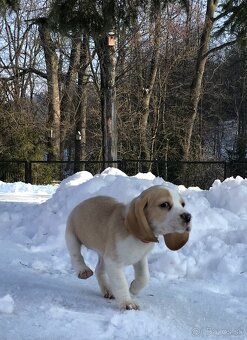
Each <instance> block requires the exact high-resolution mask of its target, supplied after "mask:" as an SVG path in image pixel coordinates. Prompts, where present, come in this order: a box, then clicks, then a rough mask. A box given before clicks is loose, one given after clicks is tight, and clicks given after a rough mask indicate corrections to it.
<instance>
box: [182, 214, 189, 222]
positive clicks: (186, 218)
mask: <svg viewBox="0 0 247 340" xmlns="http://www.w3.org/2000/svg"><path fill="white" fill-rule="evenodd" d="M180 217H181V218H182V220H183V221H184V222H185V223H189V222H190V221H191V214H190V213H183V214H181V215H180Z"/></svg>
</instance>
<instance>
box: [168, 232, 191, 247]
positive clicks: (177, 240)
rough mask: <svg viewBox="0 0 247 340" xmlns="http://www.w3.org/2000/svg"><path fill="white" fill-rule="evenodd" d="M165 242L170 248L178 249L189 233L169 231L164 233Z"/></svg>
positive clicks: (183, 243) (186, 239)
mask: <svg viewBox="0 0 247 340" xmlns="http://www.w3.org/2000/svg"><path fill="white" fill-rule="evenodd" d="M164 239H165V244H166V246H167V247H168V248H169V249H171V250H178V249H180V248H182V247H183V246H184V245H185V243H186V242H187V241H188V239H189V233H188V232H184V233H182V234H180V233H170V234H166V235H164Z"/></svg>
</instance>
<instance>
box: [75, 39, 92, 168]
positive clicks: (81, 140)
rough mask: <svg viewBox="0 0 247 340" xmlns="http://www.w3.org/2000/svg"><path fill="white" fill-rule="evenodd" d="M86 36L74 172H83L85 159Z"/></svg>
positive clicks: (82, 53)
mask: <svg viewBox="0 0 247 340" xmlns="http://www.w3.org/2000/svg"><path fill="white" fill-rule="evenodd" d="M88 43H89V41H88V36H87V35H86V34H85V35H84V37H83V41H82V44H81V56H80V69H79V71H78V99H79V105H78V109H77V111H76V124H75V168H74V172H77V171H81V170H84V167H83V168H82V167H80V164H79V161H81V160H85V158H86V119H87V82H88V73H87V67H88V65H89V50H88Z"/></svg>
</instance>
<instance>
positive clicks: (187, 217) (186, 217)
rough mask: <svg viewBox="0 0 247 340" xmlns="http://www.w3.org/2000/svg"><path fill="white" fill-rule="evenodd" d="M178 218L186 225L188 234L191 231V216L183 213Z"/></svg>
mask: <svg viewBox="0 0 247 340" xmlns="http://www.w3.org/2000/svg"><path fill="white" fill-rule="evenodd" d="M180 217H181V219H182V221H183V222H184V223H185V225H186V229H185V230H186V231H187V232H190V231H191V226H190V224H189V223H190V221H191V217H192V216H191V214H190V213H186V212H185V213H183V214H181V215H180Z"/></svg>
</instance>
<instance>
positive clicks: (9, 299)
mask: <svg viewBox="0 0 247 340" xmlns="http://www.w3.org/2000/svg"><path fill="white" fill-rule="evenodd" d="M157 184H162V185H165V186H167V187H175V186H174V185H173V184H172V183H168V182H165V181H164V180H163V179H162V178H158V177H155V176H154V175H152V174H151V173H148V174H138V175H136V176H133V177H129V176H127V175H126V174H124V173H123V172H121V171H120V170H117V169H113V168H108V169H106V170H105V171H104V172H102V173H101V174H100V175H96V176H92V175H91V174H90V173H88V172H85V171H84V172H79V173H76V174H75V175H73V176H71V177H69V178H67V179H66V180H64V181H63V182H62V183H61V184H60V185H59V186H58V188H56V187H54V186H32V185H26V184H23V183H14V184H9V183H3V182H0V195H2V199H1V200H2V202H0V270H1V275H0V276H1V281H0V339H4V340H5V339H51V338H52V339H71V338H72V337H77V338H80V339H127V338H128V339H139V338H143V337H144V336H145V337H146V338H150V339H168V338H169V339H194V338H195V337H196V336H207V337H208V338H210V339H214V338H215V339H216V338H219V335H220V336H221V338H222V337H223V338H224V339H226V337H224V334H226V333H227V332H228V333H227V334H230V333H231V334H232V335H234V336H235V337H236V336H239V338H241V339H246V336H247V335H246V331H245V327H246V315H247V307H246V302H247V285H246V275H247V274H246V273H247V204H246V197H247V179H242V178H240V177H237V178H236V179H234V178H229V179H227V180H225V181H224V182H222V183H221V182H220V181H218V180H217V181H215V182H214V184H213V185H212V187H211V188H210V190H205V191H204V190H200V189H199V188H188V189H187V188H185V187H184V186H179V187H178V190H179V191H180V192H181V194H182V195H183V197H184V198H185V201H186V206H187V209H188V210H189V211H190V212H191V214H192V216H193V221H192V222H193V223H192V224H193V229H192V232H191V236H190V240H189V242H188V243H187V244H186V246H185V247H183V248H182V249H181V250H179V251H178V252H172V251H170V250H168V249H167V248H165V244H164V242H163V240H162V239H160V243H159V244H157V245H155V248H154V250H153V252H152V254H150V256H149V267H150V273H151V281H150V284H149V286H148V287H147V288H145V289H144V290H143V292H141V293H140V296H139V297H138V299H139V304H140V305H141V307H142V310H141V311H138V312H134V311H130V312H126V313H121V312H119V311H118V310H117V308H116V306H115V304H114V303H111V301H106V300H104V299H102V298H101V297H100V296H99V290H98V287H97V283H96V279H95V277H94V276H93V277H92V278H91V279H88V280H86V281H83V282H82V281H81V280H78V279H76V277H75V276H74V275H73V272H72V270H71V267H70V262H69V256H68V253H67V250H66V247H65V242H64V230H65V225H66V220H67V217H68V215H69V213H70V211H71V210H72V209H73V207H74V206H76V205H77V204H78V203H79V202H81V201H83V200H84V199H87V198H89V197H93V196H97V195H107V196H112V197H114V198H116V199H117V200H119V201H121V202H123V203H127V202H129V201H130V200H131V199H133V198H134V197H135V196H137V195H139V193H140V192H141V191H143V190H145V189H147V188H148V187H150V186H153V185H157ZM27 192H28V193H29V196H31V195H33V197H34V202H35V195H40V194H46V195H49V197H50V196H51V195H52V196H51V198H50V199H48V200H47V201H46V202H44V203H41V204H37V203H35V204H30V202H29V204H25V203H23V201H25V200H23V201H22V199H21V197H22V195H23V197H25V194H26V193H27ZM7 194H15V195H16V197H17V199H16V201H17V202H11V203H10V202H3V200H4V195H7ZM18 201H19V202H18ZM83 252H84V255H85V259H86V261H87V264H88V265H89V266H91V267H92V269H93V268H94V267H95V264H96V261H97V257H96V255H95V253H94V252H92V251H90V250H86V249H83ZM126 273H127V277H128V279H129V280H130V281H131V279H132V277H133V271H132V269H131V268H128V269H127V270H126ZM30 320H32V321H31V322H30ZM23 324H25V325H26V326H25V327H23V326H22V325H23ZM224 332H225V333H224ZM223 333H224V334H223ZM233 333H234V334H233Z"/></svg>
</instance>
